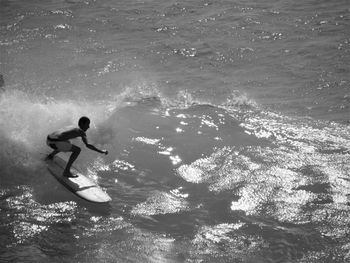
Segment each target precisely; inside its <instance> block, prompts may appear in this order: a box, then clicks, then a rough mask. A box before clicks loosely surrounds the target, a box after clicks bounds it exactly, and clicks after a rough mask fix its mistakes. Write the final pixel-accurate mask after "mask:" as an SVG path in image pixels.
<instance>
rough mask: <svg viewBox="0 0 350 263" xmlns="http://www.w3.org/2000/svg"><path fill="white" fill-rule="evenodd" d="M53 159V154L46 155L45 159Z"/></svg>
mask: <svg viewBox="0 0 350 263" xmlns="http://www.w3.org/2000/svg"><path fill="white" fill-rule="evenodd" d="M51 160H53V156H52V155H51V154H48V155H47V156H46V157H45V161H51Z"/></svg>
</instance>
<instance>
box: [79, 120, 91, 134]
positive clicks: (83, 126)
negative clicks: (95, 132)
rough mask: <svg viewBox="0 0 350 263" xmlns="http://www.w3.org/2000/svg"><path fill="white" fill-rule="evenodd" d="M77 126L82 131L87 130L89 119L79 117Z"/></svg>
mask: <svg viewBox="0 0 350 263" xmlns="http://www.w3.org/2000/svg"><path fill="white" fill-rule="evenodd" d="M78 125H79V128H80V129H82V130H83V131H87V129H89V128H90V119H89V118H88V117H85V116H83V117H81V118H80V119H79V122H78Z"/></svg>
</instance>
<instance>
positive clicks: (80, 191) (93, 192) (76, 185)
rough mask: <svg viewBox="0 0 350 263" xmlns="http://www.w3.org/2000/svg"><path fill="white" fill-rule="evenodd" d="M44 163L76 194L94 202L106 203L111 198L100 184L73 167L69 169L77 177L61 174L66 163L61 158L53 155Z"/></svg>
mask: <svg viewBox="0 0 350 263" xmlns="http://www.w3.org/2000/svg"><path fill="white" fill-rule="evenodd" d="M46 163H47V168H48V170H49V171H50V172H51V173H52V175H53V176H55V178H56V179H57V180H58V181H59V182H60V183H62V184H63V185H64V186H65V187H67V188H68V189H69V190H70V191H72V192H73V193H74V194H76V195H77V196H79V197H81V198H83V199H85V200H87V201H90V202H95V203H106V202H109V201H111V200H112V198H111V197H110V196H109V195H108V194H107V193H106V192H104V191H103V190H102V188H101V187H100V186H98V185H97V184H96V183H95V182H94V181H93V180H91V179H89V178H88V177H86V176H85V175H83V174H82V173H80V172H79V171H78V170H77V169H76V168H75V167H71V169H70V171H71V173H72V174H73V175H77V177H65V176H63V171H64V168H65V167H66V164H67V163H66V161H64V160H63V159H62V158H60V157H58V156H55V157H54V159H53V160H47V161H46Z"/></svg>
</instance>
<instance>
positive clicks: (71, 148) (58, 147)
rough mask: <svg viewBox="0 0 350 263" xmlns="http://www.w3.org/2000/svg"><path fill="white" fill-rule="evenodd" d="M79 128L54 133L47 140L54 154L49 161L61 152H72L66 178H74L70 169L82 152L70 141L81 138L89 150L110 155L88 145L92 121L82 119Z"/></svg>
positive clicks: (86, 118) (65, 172)
mask: <svg viewBox="0 0 350 263" xmlns="http://www.w3.org/2000/svg"><path fill="white" fill-rule="evenodd" d="M78 126H79V128H73V129H70V130H67V131H63V132H59V131H56V132H53V133H51V134H49V135H48V136H47V140H46V144H47V145H48V146H49V147H51V148H52V149H53V152H52V153H50V154H49V155H48V156H47V159H49V160H51V159H53V157H54V156H55V155H56V154H57V153H59V152H72V154H71V156H70V157H69V160H68V163H67V166H66V168H65V169H64V172H63V175H64V176H66V177H74V176H73V175H72V174H71V172H70V168H71V166H72V164H73V162H74V161H75V160H76V159H77V158H78V156H79V154H80V152H81V149H80V148H79V147H78V146H76V145H74V144H71V142H70V141H69V140H70V139H74V138H77V137H81V139H82V141H83V142H84V144H85V145H86V147H87V148H89V149H91V150H93V151H96V152H99V153H103V154H108V151H106V150H99V149H97V148H96V147H95V146H93V145H92V144H89V143H88V140H87V138H86V133H85V132H86V131H87V130H88V129H89V128H90V120H89V118H88V117H81V118H80V119H79V122H78Z"/></svg>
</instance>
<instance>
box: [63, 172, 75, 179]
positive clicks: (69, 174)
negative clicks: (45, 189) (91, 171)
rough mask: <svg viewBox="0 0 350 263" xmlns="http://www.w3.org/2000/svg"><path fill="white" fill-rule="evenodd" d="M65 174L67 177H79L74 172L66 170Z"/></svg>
mask: <svg viewBox="0 0 350 263" xmlns="http://www.w3.org/2000/svg"><path fill="white" fill-rule="evenodd" d="M63 176H64V177H67V178H76V177H78V176H77V175H74V174H72V173H71V172H70V171H64V172H63Z"/></svg>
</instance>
